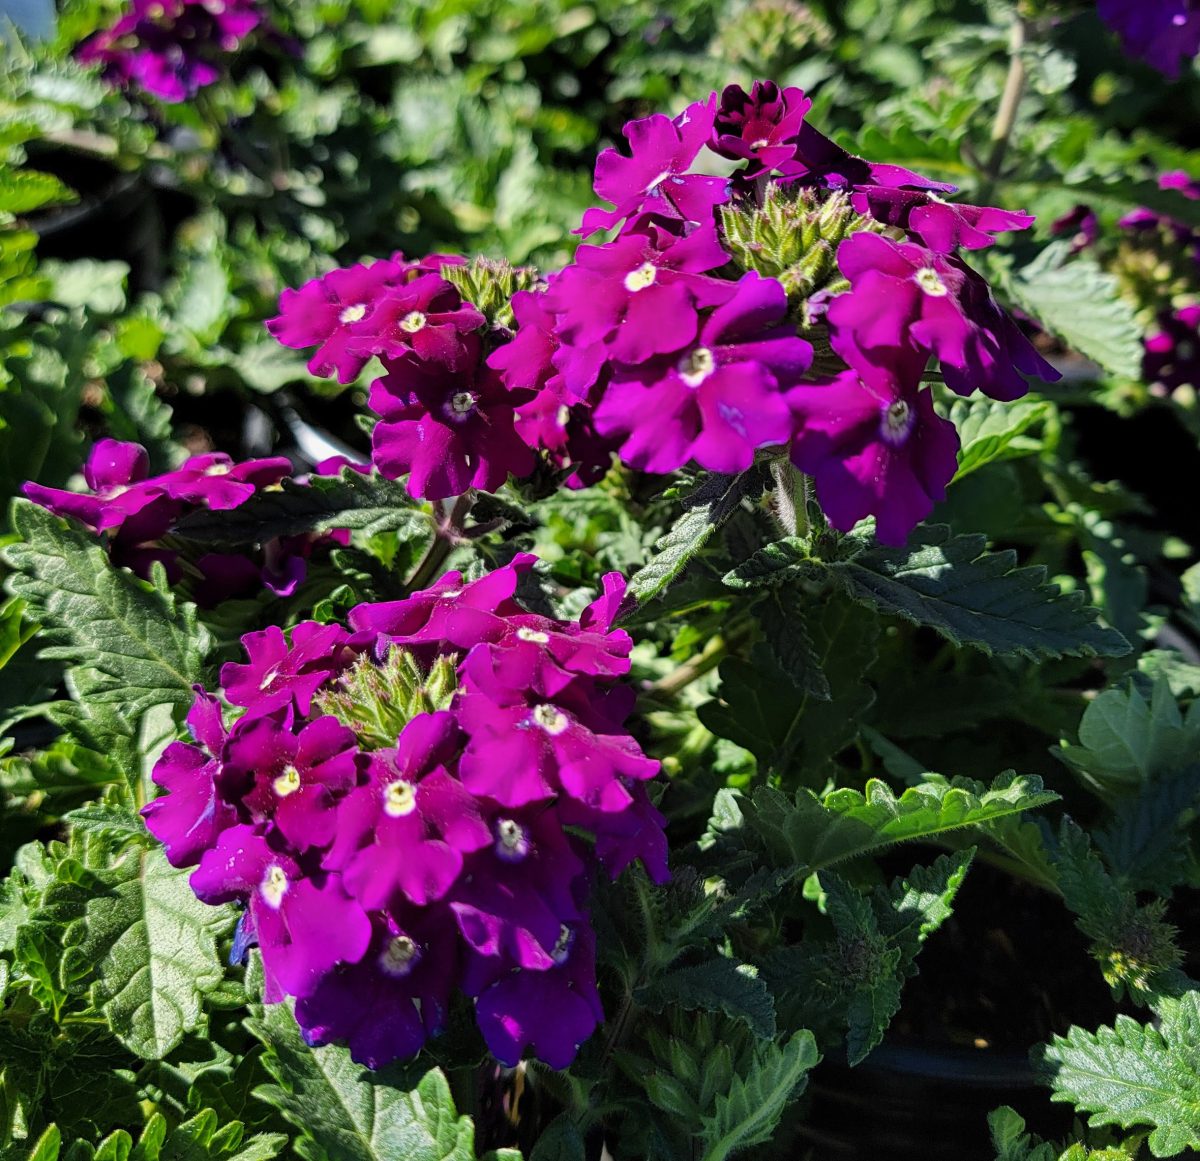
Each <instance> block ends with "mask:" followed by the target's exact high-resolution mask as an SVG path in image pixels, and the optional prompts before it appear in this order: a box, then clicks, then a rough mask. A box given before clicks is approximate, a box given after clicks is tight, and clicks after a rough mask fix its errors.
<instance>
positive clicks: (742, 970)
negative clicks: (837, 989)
mask: <svg viewBox="0 0 1200 1161" xmlns="http://www.w3.org/2000/svg"><path fill="white" fill-rule="evenodd" d="M637 1001H638V1003H639V1004H641V1005H642V1007H644V1008H647V1009H648V1010H649V1011H651V1012H661V1011H663V1010H664V1009H667V1008H670V1009H673V1010H679V1009H682V1010H683V1011H687V1012H695V1011H704V1012H724V1013H725V1014H726V1015H727V1016H732V1017H733V1018H734V1019H735V1020H741V1021H743V1022H744V1023H745V1024H746V1026H747V1027H748V1028H749V1029H750V1031H751V1032H753V1033H754V1035H755V1036H757V1037H758V1038H759V1039H760V1040H770V1039H771V1038H772V1037H774V1035H775V1004H774V1002H773V1001H772V999H771V993H770V992H769V991H768V990H767V986H766V984H764V983H763V981H762V980H760V979H759V978H758V974H757V972H756V971H755V970H754V968H753V967H752V966H751V965H749V964H742V963H738V962H737V961H736V960H733V959H727V958H726V957H724V956H717V957H716V958H714V959H709V960H706V961H705V962H703V963H698V964H692V965H690V966H688V967H681V968H676V969H674V970H673V971H669V972H667V973H666V974H665V975H662V976H660V977H659V978H658V979H656V980H653V981H652V982H651V983H650V984H649V985H648V986H646V987H645V988H642V989H641V990H640V991H639V992H638V994H637Z"/></svg>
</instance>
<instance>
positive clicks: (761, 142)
mask: <svg viewBox="0 0 1200 1161" xmlns="http://www.w3.org/2000/svg"><path fill="white" fill-rule="evenodd" d="M770 144H771V142H770V141H768V140H767V138H765V137H760V138H759V139H758V140H757V141H751V142H750V148H751V149H766V147H767V146H768V145H770Z"/></svg>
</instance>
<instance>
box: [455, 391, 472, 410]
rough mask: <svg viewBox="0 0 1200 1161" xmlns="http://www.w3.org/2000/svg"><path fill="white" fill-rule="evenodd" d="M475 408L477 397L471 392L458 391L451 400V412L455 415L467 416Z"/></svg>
mask: <svg viewBox="0 0 1200 1161" xmlns="http://www.w3.org/2000/svg"><path fill="white" fill-rule="evenodd" d="M474 406H475V396H474V395H472V394H471V392H470V391H456V392H455V393H454V395H452V396H451V398H450V410H451V411H453V412H454V414H455V415H466V414H467V412H469V411H470V410H471V409H472V408H473V407H474Z"/></svg>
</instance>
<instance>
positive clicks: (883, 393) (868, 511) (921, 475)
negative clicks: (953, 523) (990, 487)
mask: <svg viewBox="0 0 1200 1161" xmlns="http://www.w3.org/2000/svg"><path fill="white" fill-rule="evenodd" d="M892 367H893V368H894V370H893V372H892V373H891V374H889V375H883V374H878V373H876V374H872V375H871V378H870V380H869V381H868V380H866V379H863V378H860V377H859V375H858V374H857V373H856V372H855V371H843V372H842V373H841V374H839V375H837V376H836V377H835V378H834V379H833V380H832V381H830V382H828V383H823V384H817V385H815V386H804V387H797V388H795V389H794V390H792V391H791V392H789V394H788V402H789V404H790V405H791V407H792V409H793V410H794V412H795V413H796V416H797V419H798V420H799V432H798V434H797V435H796V437H795V439H794V440H793V441H792V450H791V459H792V463H794V464H795V465H796V467H798V468H799V469H800V470H801V471H802V472H805V473H807V474H808V475H810V476H812V477H813V478H814V480H815V481H816V487H817V499H818V500H819V501H820V503H821V508H822V510H823V511H824V513H825V515H826V517H827V518H828V520H829V523H830V524H832V525H833V527H834V528H837V529H839V530H840V531H842V532H848V531H849V530H850V529H851V528H853V527H854V525H855V524H856V523H858V521H859V520H861V519H863V517H865V516H874V517H875V527H876V535H877V537H878V538H879V540H881V541H882V542H883V543H884V544H903V543H904V541H905V540H906V538H907V537H908V534H909V533H910V532H911V531H912V529H913V528H914V527H915V526H916V525H917V524H918V523H920V522H921V521H922V520H924V519H925V517H927V516H928V515H929V513H930V512H931V511H933V506H934V504H935V503H936V502H937V501H939V500H942V499H944V498H945V494H946V485H947V484H948V483H949V482H950V481H951V480H952V479H953V478H954V473H955V471H956V470H957V468H958V433H957V432H956V431H955V428H954V425H953V424H952V423H950V422H949V421H947V420H945V419H942V418H941V417H940V416H938V415H937V413H936V412H935V411H934V409H933V398H932V396H931V394H930V393H929V391H927V390H921V388H920V374H921V370H922V368H923V361H922V360H921V358H920V357H919V356H917V357H914V356H912V355H911V354H910V355H909V356H908V358H907V360H906V361H905V362H903V363H900V364H896V363H893V364H892Z"/></svg>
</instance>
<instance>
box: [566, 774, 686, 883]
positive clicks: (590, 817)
mask: <svg viewBox="0 0 1200 1161" xmlns="http://www.w3.org/2000/svg"><path fill="white" fill-rule="evenodd" d="M629 793H630V795H631V796H632V798H633V801H632V802H631V803H630V804H629V806H628V807H627V808H626V809H625V810H621V811H616V812H605V811H599V810H595V809H593V808H592V807H590V806H586V805H584V804H583V803H582V802H579V801H578V800H577V799H574V798H563V799H560V801H559V817H560V818H561V819H562V821H563V825H564V826H579V827H583V829H584V830H588V831H591V832H592V833H593V834H594V835H595V836H596V857H597V858H598V859H599V860H600V862H601V863H603V864H604V868H605V870H607V871H608V873H609V874H610V875H611V876H612V877H613V878H614V879H615V878H616V877H617V876H618V875H619V874H620V873H621V872H622V871H623V870H624V869H625V868H626V867H627V866H629V864H630V863H632V862H633V861H634V860H635V859H639V860H641V864H642V866H643V867H644V868H645V869H646V874H647V875H649V876H650V878H651V879H653V880H654V882H656V883H665V882H667V881H668V880H669V879H670V877H671V872H670V870H669V869H668V866H667V836H666V834H665V833H664V827H665V826H666V825H667V820H666V817H665V816H664V815H663V814H661V813H660V812H659V811H658V810H657V809H655V807H654V805H653V803H651V801H650V797H649V795H648V794H647V793H646V787H645V785H644V784H643V783H641V782H635V783H633V784H632V785H631V786H630V787H629Z"/></svg>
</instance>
